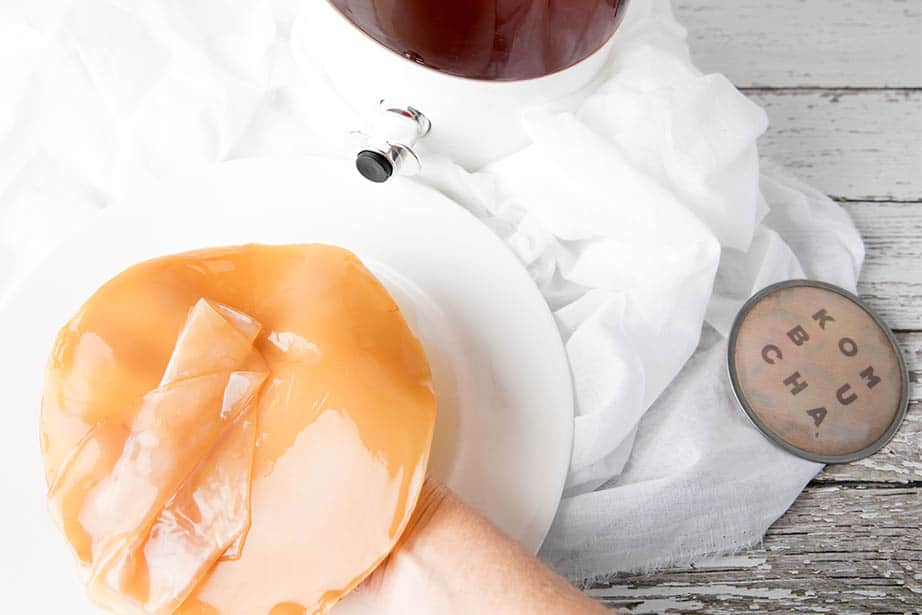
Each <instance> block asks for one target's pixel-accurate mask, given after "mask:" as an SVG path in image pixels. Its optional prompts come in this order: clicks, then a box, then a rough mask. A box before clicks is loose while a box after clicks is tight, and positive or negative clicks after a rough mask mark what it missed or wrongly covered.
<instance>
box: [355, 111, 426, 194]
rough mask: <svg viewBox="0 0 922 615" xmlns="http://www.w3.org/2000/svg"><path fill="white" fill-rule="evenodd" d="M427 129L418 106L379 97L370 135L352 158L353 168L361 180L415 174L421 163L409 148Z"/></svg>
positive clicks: (380, 179)
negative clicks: (359, 174)
mask: <svg viewBox="0 0 922 615" xmlns="http://www.w3.org/2000/svg"><path fill="white" fill-rule="evenodd" d="M431 128H432V124H431V123H430V122H429V118H427V117H426V116H425V115H423V113H422V112H421V111H419V110H418V109H414V108H413V107H411V106H409V105H400V104H394V103H392V102H391V101H388V100H382V101H381V103H380V105H379V108H378V113H377V114H376V116H375V119H374V122H373V124H372V129H371V134H370V135H368V136H367V139H366V140H365V144H364V148H363V149H362V150H361V151H360V152H359V153H358V155H357V156H356V158H355V168H356V169H358V171H359V173H361V174H362V176H363V177H364V178H365V179H368V180H370V181H373V182H378V183H382V182H386V181H387V180H388V179H390V178H391V177H392V176H394V175H416V174H417V173H419V171H420V169H421V168H422V163H421V162H420V159H419V156H418V155H417V154H416V151H415V150H414V149H413V148H414V146H415V145H416V142H417V141H418V140H419V139H421V138H423V137H425V136H426V135H427V134H429V131H430V130H431Z"/></svg>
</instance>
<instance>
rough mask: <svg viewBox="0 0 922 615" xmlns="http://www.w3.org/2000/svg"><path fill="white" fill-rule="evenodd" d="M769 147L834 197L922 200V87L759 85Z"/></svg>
mask: <svg viewBox="0 0 922 615" xmlns="http://www.w3.org/2000/svg"><path fill="white" fill-rule="evenodd" d="M748 94H749V96H750V98H752V100H754V101H755V102H756V103H758V104H759V105H761V106H763V107H764V108H765V110H766V111H767V112H768V116H769V119H770V122H771V127H770V128H769V130H768V132H767V133H766V135H765V136H764V137H763V138H762V140H761V142H760V148H761V151H762V153H763V154H765V155H768V156H771V157H772V158H775V159H776V160H778V161H780V162H782V163H783V164H784V165H785V166H786V167H787V168H789V169H791V170H792V171H793V172H794V173H795V175H797V176H799V177H801V178H802V179H804V180H806V181H807V182H808V183H810V184H812V185H813V186H815V187H816V188H818V189H820V190H822V191H824V192H826V193H827V194H830V195H832V196H834V197H841V198H846V199H854V200H898V201H902V200H922V90H915V91H913V90H906V91H870V92H856V91H842V90H837V91H822V90H819V91H802V90H782V91H766V90H752V91H749V92H748Z"/></svg>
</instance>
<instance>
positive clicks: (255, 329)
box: [41, 245, 435, 615]
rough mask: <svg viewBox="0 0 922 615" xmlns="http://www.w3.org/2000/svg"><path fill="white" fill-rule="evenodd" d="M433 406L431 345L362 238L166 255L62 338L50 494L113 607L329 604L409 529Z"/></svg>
mask: <svg viewBox="0 0 922 615" xmlns="http://www.w3.org/2000/svg"><path fill="white" fill-rule="evenodd" d="M434 423H435V397H434V395H433V393H432V389H431V384H430V372H429V366H428V363H427V362H426V357H425V354H424V352H423V348H422V346H421V345H420V343H419V341H418V340H417V339H416V338H415V337H414V336H413V334H412V332H411V331H410V329H409V327H408V326H407V324H406V322H405V320H404V319H403V316H402V315H401V314H400V311H399V309H398V308H397V305H396V304H395V303H394V301H393V299H392V298H391V297H390V295H389V294H388V293H387V291H386V290H385V289H384V287H382V286H381V284H380V283H379V282H378V280H377V279H375V277H374V276H373V275H372V274H371V273H370V272H369V271H368V270H367V269H366V268H365V267H364V266H363V265H362V263H361V262H360V261H359V260H358V259H357V258H356V257H355V256H354V255H352V254H351V253H349V252H347V251H346V250H343V249H341V248H336V247H331V246H323V245H304V246H258V245H248V246H242V247H233V248H216V249H210V250H202V251H198V252H190V253H186V254H180V255H176V256H169V257H164V258H159V259H156V260H152V261H148V262H145V263H141V264H139V265H135V266H134V267H131V268H130V269H128V270H127V271H125V272H123V273H122V274H120V275H119V276H117V277H116V278H114V279H113V280H111V281H110V282H108V283H107V284H106V285H105V286H103V287H102V288H101V289H99V291H97V292H96V294H95V295H93V296H92V297H91V298H90V300H89V301H87V303H86V304H85V305H84V306H83V307H82V308H81V310H80V311H79V313H77V315H76V316H74V318H73V319H72V320H71V321H70V322H69V323H68V324H67V325H66V326H65V327H64V328H63V329H62V330H61V332H60V334H59V336H58V339H57V342H56V344H55V347H54V350H53V352H52V356H51V359H50V362H49V366H48V374H47V380H46V384H45V391H44V399H43V402H42V417H41V432H42V451H43V454H44V458H45V471H46V478H47V481H48V486H49V493H48V500H49V507H50V510H51V513H52V516H53V518H54V519H55V521H56V522H57V523H58V525H59V526H60V528H61V530H62V531H63V532H64V534H65V536H66V538H67V540H68V541H69V542H70V544H71V546H72V547H73V550H74V553H75V554H76V556H77V559H78V561H79V562H80V565H81V567H82V569H83V572H84V574H85V577H86V579H87V584H88V590H89V593H90V596H91V597H92V599H93V600H94V601H95V602H97V603H98V604H100V605H101V606H103V607H105V608H107V609H109V610H111V611H113V612H115V613H120V614H121V613H124V614H134V613H141V614H156V615H166V614H169V613H179V614H185V615H194V614H208V615H236V614H240V615H263V614H265V615H278V614H279V613H285V614H288V613H293V614H298V615H300V614H311V613H323V612H325V611H326V610H327V609H328V608H329V607H330V606H331V605H333V604H334V603H335V602H336V601H337V600H338V599H339V598H340V597H342V596H343V595H344V594H345V593H347V592H348V591H349V590H351V589H352V588H353V587H355V586H356V585H357V584H358V583H360V582H361V581H362V580H363V579H364V578H365V577H366V576H367V575H368V574H369V573H370V572H371V571H372V570H374V568H375V567H376V566H377V565H378V564H379V563H380V562H381V560H382V559H383V558H384V557H385V556H386V555H387V554H388V553H389V552H390V550H391V549H392V548H393V546H394V544H395V543H396V541H397V539H398V538H399V536H400V533H401V532H402V531H403V528H404V527H405V525H406V523H407V521H408V519H409V517H410V514H411V512H412V510H413V507H414V505H415V503H416V498H417V496H418V494H419V490H420V488H421V486H422V482H423V478H424V475H425V467H426V461H427V459H428V454H429V446H430V443H431V439H432V430H433V426H434Z"/></svg>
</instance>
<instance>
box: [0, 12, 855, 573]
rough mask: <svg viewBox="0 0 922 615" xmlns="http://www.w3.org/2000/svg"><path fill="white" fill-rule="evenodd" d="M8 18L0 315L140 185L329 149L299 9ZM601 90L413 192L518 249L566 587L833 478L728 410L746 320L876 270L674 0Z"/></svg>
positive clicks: (626, 36) (643, 562)
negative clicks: (564, 470)
mask: <svg viewBox="0 0 922 615" xmlns="http://www.w3.org/2000/svg"><path fill="white" fill-rule="evenodd" d="M311 1H315V0H311ZM3 11H5V12H6V14H3V18H2V19H0V292H2V290H3V288H4V287H6V286H9V285H10V284H11V283H12V281H14V280H15V279H18V278H21V277H22V276H24V275H26V274H27V273H28V271H29V269H30V268H31V267H32V266H33V265H34V264H35V263H36V262H38V261H39V260H40V259H41V257H42V256H43V255H44V254H45V253H46V252H47V251H48V249H49V248H50V247H51V246H53V245H54V244H55V242H56V241H58V240H59V239H60V238H61V237H63V236H65V235H66V234H67V233H68V232H70V231H71V230H72V229H73V227H74V226H75V225H79V224H83V223H85V222H86V221H87V220H89V219H91V218H92V214H93V212H95V211H97V210H98V209H100V208H103V207H106V206H109V205H111V204H112V203H114V202H117V200H118V196H119V194H120V193H121V192H122V190H123V189H125V188H126V187H127V186H132V185H137V184H138V182H144V181H151V180H153V179H156V178H158V177H163V176H165V175H169V174H171V173H174V172H178V171H181V170H184V169H187V168H188V167H190V166H192V165H196V164H211V163H216V162H220V161H222V160H229V159H234V158H241V157H254V156H280V155H282V156H291V155H306V154H317V153H325V152H328V151H329V150H330V147H331V144H330V143H329V142H328V141H326V140H325V137H324V136H323V135H329V133H330V131H329V126H322V125H317V123H316V122H317V117H318V116H320V115H321V114H317V113H313V112H312V111H313V110H314V107H313V105H314V104H315V102H316V101H317V100H323V99H325V98H328V97H329V96H330V93H329V92H328V90H327V88H328V86H327V84H326V83H325V82H324V80H323V79H322V75H320V76H318V75H317V74H316V73H312V72H311V71H306V72H305V71H303V70H298V69H297V68H296V67H295V66H294V63H293V60H292V57H291V53H290V48H289V45H290V43H291V41H289V40H288V39H289V36H290V32H291V31H292V28H291V26H292V24H293V23H294V22H295V21H296V19H297V17H298V14H299V3H298V2H297V1H295V0H275V1H269V0H235V1H234V2H229V1H227V0H198V1H197V2H185V1H181V0H160V1H155V0H148V1H146V2H129V1H128V0H82V1H81V2H73V3H70V2H60V1H58V2H55V1H51V0H42V1H36V2H30V3H28V4H25V5H24V6H22V7H20V8H18V9H15V10H14V9H11V8H5V9H4V8H0V12H3ZM0 14H2V13H0ZM302 68H303V67H302ZM593 87H594V88H595V90H594V91H592V92H586V93H584V94H585V96H580V97H576V98H575V99H574V100H577V99H578V100H579V101H580V102H579V103H578V104H576V103H574V104H570V105H568V104H558V105H555V106H550V107H545V108H532V109H527V110H523V121H524V122H525V126H526V128H527V132H528V135H529V137H530V139H531V142H532V143H531V145H529V146H528V147H526V148H525V149H523V150H522V151H520V152H517V153H515V154H513V155H511V156H508V157H506V158H504V159H501V160H496V161H494V162H492V163H491V164H489V165H488V166H487V167H486V168H484V169H482V170H480V171H478V172H476V173H470V172H468V171H466V170H464V169H462V168H460V167H459V166H458V165H455V164H454V163H452V162H451V160H450V159H448V158H441V159H438V158H436V157H432V158H431V159H429V160H427V161H426V164H427V167H426V171H425V173H424V175H423V176H422V177H421V178H420V180H419V181H423V182H426V183H428V184H430V185H432V186H434V187H436V188H438V189H439V190H441V191H443V192H444V193H445V194H447V195H448V196H450V197H451V198H453V199H455V200H456V201H457V202H458V203H460V204H461V205H463V206H464V207H467V208H468V209H469V210H470V211H472V212H473V213H474V214H475V215H477V216H478V217H480V218H481V219H482V220H483V221H484V223H486V224H488V225H489V226H490V227H491V228H492V229H493V230H494V231H495V232H496V233H497V234H498V235H499V236H501V237H502V238H503V239H504V240H505V241H506V242H507V243H508V245H509V246H510V248H511V249H512V250H513V251H514V252H515V253H516V254H517V255H518V256H519V258H520V259H521V260H522V262H523V264H524V265H525V266H526V267H527V269H528V271H529V272H530V273H531V275H532V277H533V278H534V280H535V282H536V284H537V285H538V286H539V288H540V289H541V291H542V292H543V294H544V296H545V297H546V298H547V301H548V304H549V305H550V306H551V309H552V310H553V312H554V314H555V316H556V319H557V323H558V325H559V327H560V331H561V335H562V337H563V339H564V341H565V343H566V349H567V352H568V355H569V359H570V365H571V369H572V375H573V383H574V387H575V396H576V418H575V442H574V453H573V458H572V462H571V467H570V473H569V479H568V482H567V486H566V491H565V497H564V499H563V501H562V503H561V507H560V511H559V513H558V515H557V518H556V520H555V522H554V526H553V528H552V529H551V532H550V534H549V536H548V538H547V541H546V542H545V545H544V547H543V549H542V552H541V555H542V557H544V558H545V559H546V560H547V561H548V562H549V563H551V564H552V565H553V566H554V567H555V568H556V569H557V570H559V571H560V572H561V573H563V574H565V575H567V576H569V577H570V578H572V579H574V580H589V579H594V578H600V577H604V576H606V575H609V574H611V573H613V572H621V571H637V570H650V569H654V568H657V567H661V566H666V565H676V564H681V563H684V562H688V561H691V560H693V559H694V558H696V557H699V556H702V555H705V554H711V553H717V552H727V551H733V550H737V549H739V548H742V547H745V546H747V545H750V544H752V543H754V542H756V541H758V540H759V539H760V538H761V537H762V535H763V534H764V532H765V531H766V529H767V528H768V526H769V525H770V524H771V523H772V522H773V521H774V520H775V519H776V518H777V517H778V516H780V515H781V514H782V513H783V512H784V511H785V510H786V509H787V508H788V506H789V505H790V504H791V502H792V501H793V500H794V498H795V497H796V496H797V494H798V493H799V492H800V491H801V489H802V488H803V487H804V485H805V484H806V483H807V482H808V481H809V480H810V479H811V478H812V477H813V476H814V475H815V473H816V472H817V471H818V470H819V469H820V466H819V465H817V464H813V463H810V462H807V461H803V460H800V459H797V458H795V457H793V456H792V455H790V454H788V453H786V452H784V451H782V450H781V449H779V448H777V447H775V446H773V445H772V444H770V443H769V442H768V441H766V440H765V439H764V438H763V437H762V436H761V435H760V434H759V433H758V432H757V431H756V429H755V428H753V427H752V426H751V425H749V424H748V422H747V420H746V418H745V417H744V415H743V414H742V413H741V412H740V410H739V409H738V408H737V407H736V404H735V401H734V400H733V397H732V393H731V392H730V391H729V388H728V383H727V378H726V374H725V354H726V337H727V334H728V331H729V328H730V326H731V324H732V320H733V317H734V316H735V314H736V312H737V310H738V309H739V308H740V307H741V305H742V303H743V302H744V301H745V300H746V299H747V298H748V297H749V296H750V295H751V294H752V293H753V292H755V291H757V290H758V289H760V288H762V287H764V286H766V285H767V284H770V283H772V282H776V281H779V280H783V279H788V278H795V277H804V276H806V277H811V278H816V279H821V280H825V281H828V282H832V283H835V284H839V285H841V286H844V287H846V288H848V289H850V290H854V288H855V284H856V279H857V275H858V271H859V268H860V265H861V262H862V260H863V246H862V242H861V239H860V237H859V236H858V234H857V232H856V231H855V229H854V226H853V225H852V223H851V221H850V220H849V219H848V216H847V215H846V214H845V213H844V211H843V210H842V209H841V208H839V207H838V206H837V205H835V204H834V203H832V202H830V201H829V200H828V199H827V198H826V197H824V196H823V195H821V194H819V193H817V192H815V191H813V190H811V189H809V188H807V187H805V186H803V185H801V184H799V183H798V182H796V181H793V180H791V179H789V178H788V177H786V176H785V175H784V174H783V173H782V172H781V171H780V170H779V169H777V168H775V167H773V166H771V165H769V164H766V163H765V162H764V161H763V163H762V169H761V170H760V161H759V157H758V151H757V148H756V139H757V138H758V137H759V135H760V134H761V133H762V132H763V131H764V130H765V128H766V123H767V120H766V117H765V114H764V112H763V111H762V110H761V109H759V108H758V107H757V106H755V105H754V104H753V103H751V102H749V101H748V100H747V99H746V98H745V97H744V96H743V95H741V94H740V93H739V92H737V91H736V90H735V88H734V87H733V86H732V85H731V84H730V83H729V82H728V81H727V79H726V78H725V77H723V76H721V75H703V74H702V73H701V72H699V71H698V70H697V69H696V68H695V67H694V66H693V65H692V63H691V61H690V59H689V52H688V48H687V45H686V43H685V32H684V30H683V29H682V28H681V27H680V26H679V25H678V24H677V23H676V22H675V20H674V18H673V16H672V14H671V11H670V8H669V4H668V2H667V1H666V0H650V1H648V2H634V3H632V5H631V7H630V10H629V14H628V18H627V20H626V21H625V24H624V26H623V27H622V29H621V31H620V32H619V33H618V35H617V38H616V42H615V48H614V50H613V53H612V61H611V63H610V65H609V66H608V67H607V75H606V77H605V79H603V80H602V81H601V85H598V84H597V85H595V86H593ZM702 332H703V335H702Z"/></svg>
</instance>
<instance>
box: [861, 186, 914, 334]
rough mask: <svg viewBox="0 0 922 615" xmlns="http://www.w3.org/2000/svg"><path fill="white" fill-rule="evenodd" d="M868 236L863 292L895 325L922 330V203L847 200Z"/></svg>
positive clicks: (862, 275) (904, 328) (862, 231)
mask: <svg viewBox="0 0 922 615" xmlns="http://www.w3.org/2000/svg"><path fill="white" fill-rule="evenodd" d="M843 207H845V208H846V210H848V212H849V213H850V214H851V216H852V219H853V220H854V221H855V224H856V226H857V227H858V229H859V230H860V231H861V234H862V236H863V237H864V242H865V249H866V256H865V264H864V269H863V270H862V273H861V278H860V280H859V284H858V292H859V294H860V295H861V296H862V297H863V298H864V299H865V300H866V301H867V302H868V304H869V305H871V307H873V308H874V309H875V310H876V311H877V312H879V313H880V315H881V317H882V318H883V319H884V320H885V321H886V322H887V324H889V325H890V327H891V328H893V329H900V330H922V203H844V204H843Z"/></svg>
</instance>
